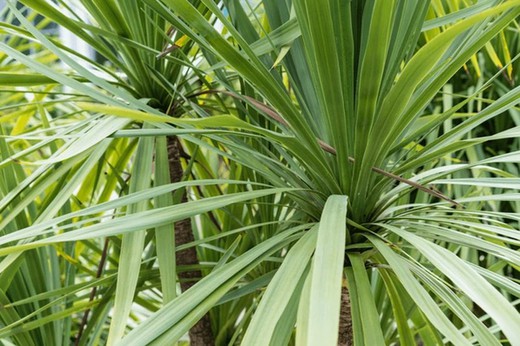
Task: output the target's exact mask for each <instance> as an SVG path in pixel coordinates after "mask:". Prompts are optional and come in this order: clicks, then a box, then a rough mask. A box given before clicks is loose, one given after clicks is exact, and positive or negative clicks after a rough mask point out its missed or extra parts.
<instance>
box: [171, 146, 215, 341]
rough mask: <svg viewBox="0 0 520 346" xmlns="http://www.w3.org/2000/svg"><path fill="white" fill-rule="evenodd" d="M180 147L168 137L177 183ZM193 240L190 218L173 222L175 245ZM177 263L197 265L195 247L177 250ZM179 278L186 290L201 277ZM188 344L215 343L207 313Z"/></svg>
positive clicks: (181, 275) (191, 274)
mask: <svg viewBox="0 0 520 346" xmlns="http://www.w3.org/2000/svg"><path fill="white" fill-rule="evenodd" d="M181 153H182V147H181V144H180V142H179V140H178V138H177V137H175V136H171V137H168V163H169V170H170V179H171V182H172V183H177V182H180V181H181V180H182V177H183V175H184V171H183V169H182V165H181V160H180V159H181ZM186 201H187V196H186V192H183V194H182V196H181V202H182V203H184V202H186ZM193 241H195V238H194V237H193V230H192V227H191V220H190V219H184V220H181V221H178V222H176V223H175V245H176V247H178V246H180V245H184V244H188V243H191V242H193ZM175 258H176V261H177V265H179V266H194V267H197V266H198V265H199V259H198V257H197V250H196V248H195V247H190V248H188V249H185V250H182V251H177V252H176V254H175ZM178 275H179V279H180V281H181V289H182V291H183V292H184V291H186V290H188V289H189V288H190V287H191V286H193V285H194V284H195V283H196V282H197V281H198V280H200V279H201V278H202V273H201V271H200V270H190V271H184V272H180V273H179V274H178ZM189 336H190V345H192V346H212V345H214V344H215V339H214V337H213V332H212V330H211V321H210V318H209V314H205V315H204V316H203V317H202V318H201V319H200V320H199V321H198V322H197V323H196V324H195V325H194V326H193V327H192V328H191V329H190V331H189Z"/></svg>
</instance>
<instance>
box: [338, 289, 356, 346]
mask: <svg viewBox="0 0 520 346" xmlns="http://www.w3.org/2000/svg"><path fill="white" fill-rule="evenodd" d="M352 339H353V335H352V315H351V312H350V295H349V292H348V288H347V287H346V286H343V288H342V289H341V310H340V316H339V335H338V346H352V345H353V340H352Z"/></svg>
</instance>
